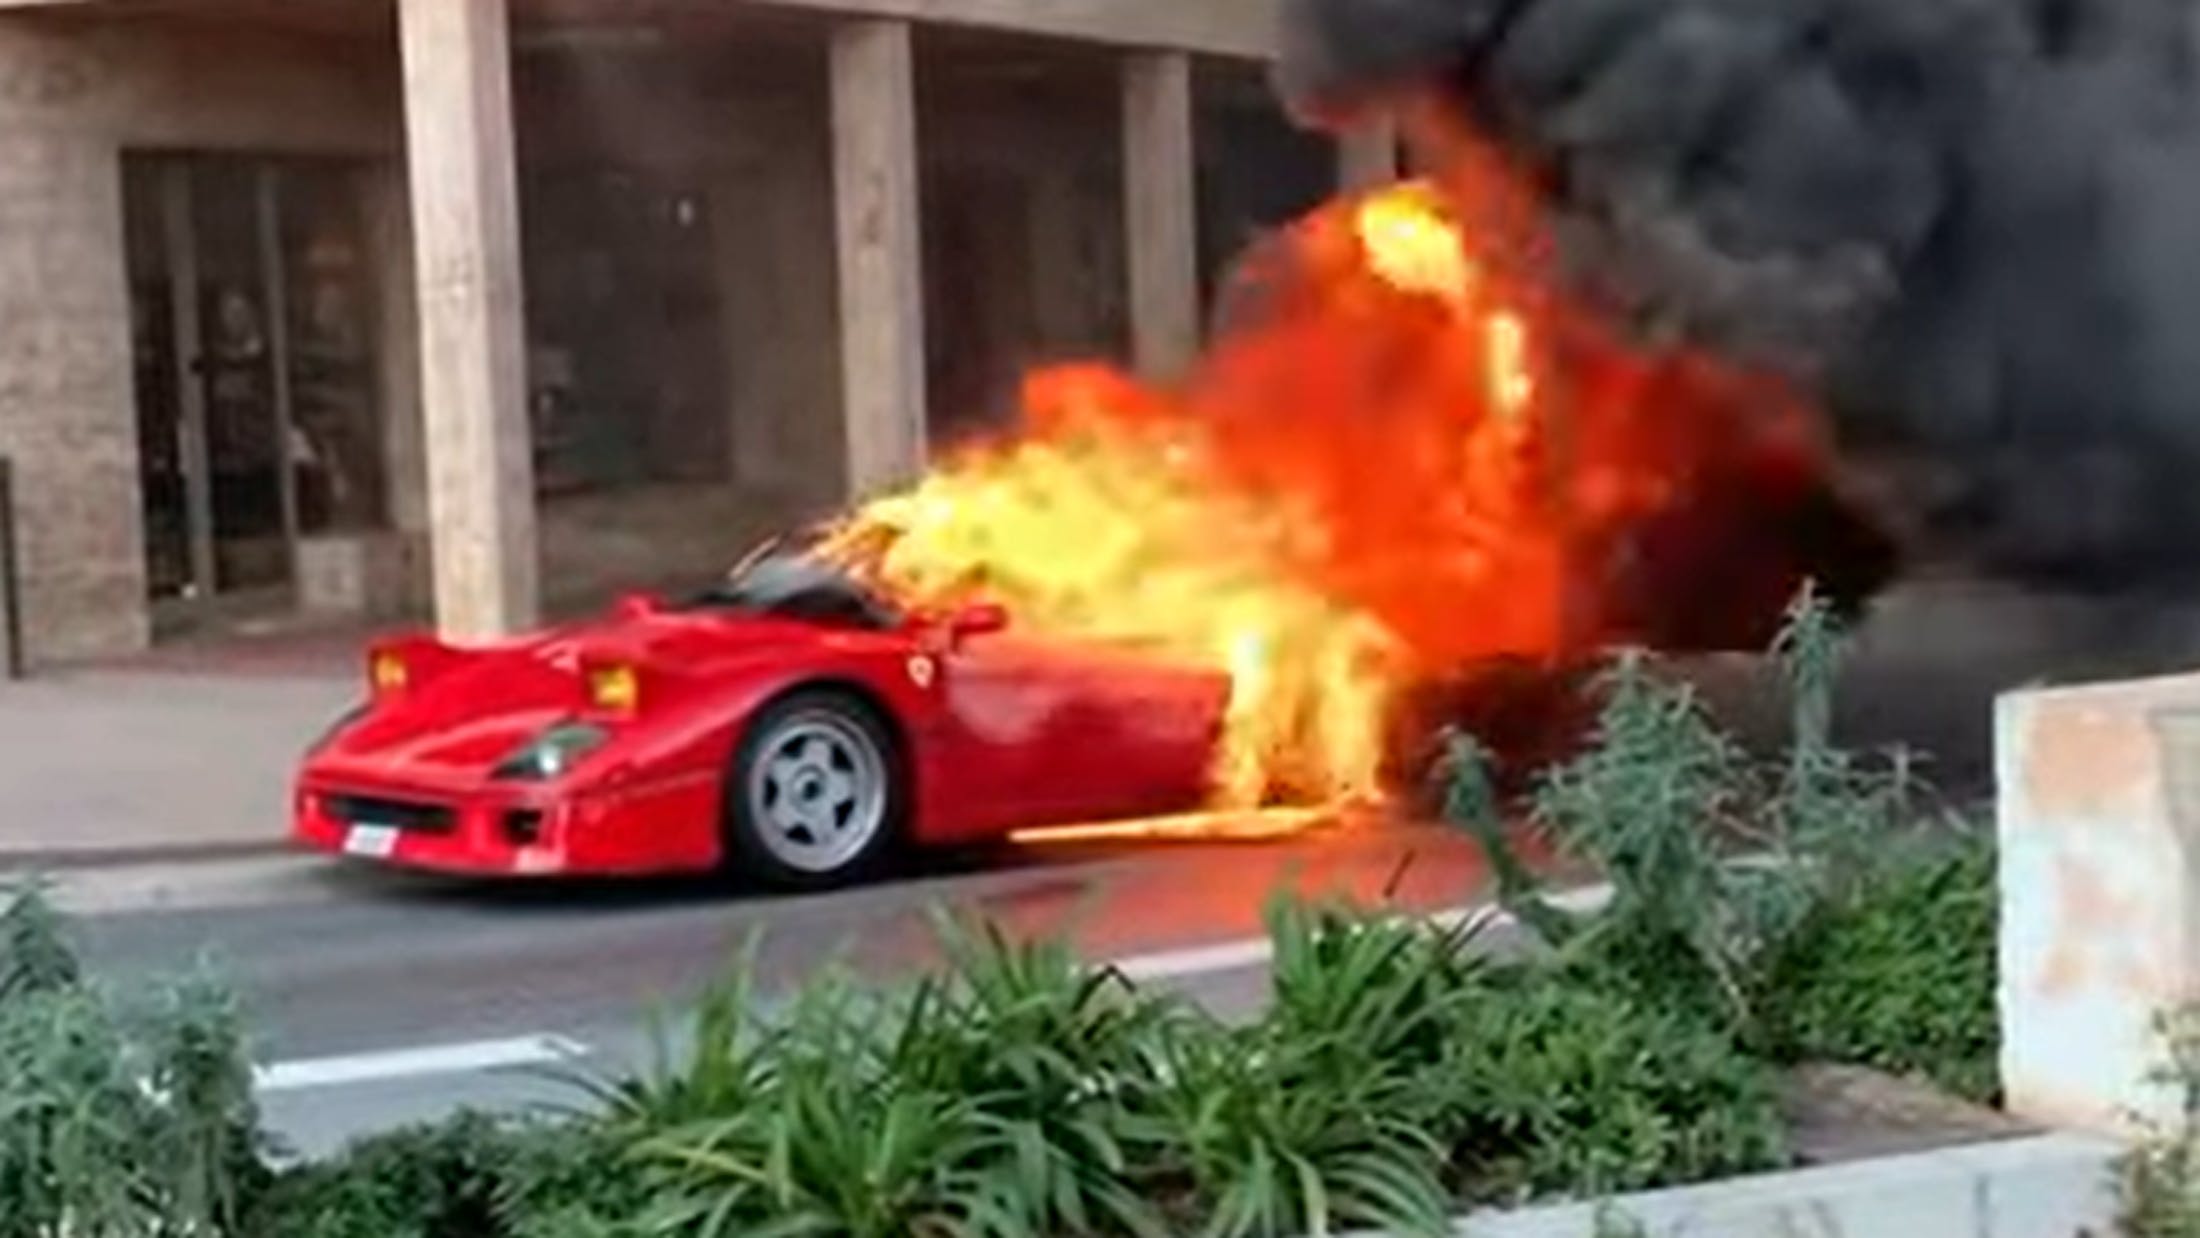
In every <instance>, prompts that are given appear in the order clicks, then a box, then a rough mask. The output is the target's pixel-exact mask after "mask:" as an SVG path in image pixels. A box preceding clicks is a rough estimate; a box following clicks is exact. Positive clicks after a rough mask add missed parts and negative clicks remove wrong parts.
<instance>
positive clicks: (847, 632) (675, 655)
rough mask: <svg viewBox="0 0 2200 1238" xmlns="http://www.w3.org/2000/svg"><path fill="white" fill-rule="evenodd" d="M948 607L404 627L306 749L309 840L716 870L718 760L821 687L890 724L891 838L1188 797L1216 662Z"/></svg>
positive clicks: (492, 863) (1210, 728) (976, 835)
mask: <svg viewBox="0 0 2200 1238" xmlns="http://www.w3.org/2000/svg"><path fill="white" fill-rule="evenodd" d="M1004 623H1005V617H1004V616H1001V615H1000V614H999V613H998V612H997V611H993V610H990V609H984V608H981V609H977V610H973V611H970V612H966V613H964V614H961V615H957V616H953V617H950V618H947V619H944V620H943V619H932V618H923V617H916V618H906V619H903V618H896V619H894V620H892V621H889V622H881V623H875V624H862V623H848V622H842V621H838V620H834V619H818V618H813V617H802V616H794V615H788V614H780V613H773V612H772V611H771V610H770V609H769V608H757V607H743V606H724V605H708V604H697V605H691V606H683V607H668V606H665V605H663V604H660V603H656V602H653V601H649V600H644V599H635V600H630V601H628V602H626V603H622V604H621V605H620V606H619V607H618V608H617V609H616V610H615V611H614V612H613V613H611V614H609V615H607V616H605V617H603V618H601V619H598V620H595V621H591V622H585V623H580V624H577V625H573V626H568V627H564V628H559V629H553V630H548V631H544V632H540V633H536V634H532V635H529V636H526V637H522V638H519V639H514V640H510V641H506V642H501V643H496V644H490V645H485V646H479V647H472V648H455V647H452V646H450V645H447V644H444V643H441V642H439V641H437V640H435V639H433V638H431V637H424V636H410V637H399V638H396V639H393V640H390V641H387V642H384V643H382V644H379V645H377V646H376V647H375V648H374V649H373V650H371V651H370V666H371V667H372V670H371V671H370V675H369V680H370V687H371V695H370V697H369V699H368V701H367V702H366V703H365V704H364V705H363V706H362V707H361V708H360V709H359V710H358V711H356V712H355V713H353V714H351V715H348V716H347V717H346V718H345V719H344V720H343V721H341V722H340V723H339V724H338V725H337V726H335V727H334V728H333V729H332V730H331V732H330V733H329V734H328V735H327V736H325V737H324V738H323V739H322V740H321V741H320V742H319V743H317V744H316V745H315V746H314V747H313V749H312V750H311V751H310V753H309V754H308V755H307V756H306V758H305V759H304V761H303V764H302V767H301V769H300V771H299V775H298V779H297V786H296V797H295V824H294V835H295V837H296V839H297V840H299V841H300V842H302V843H303V844H305V845H306V846H309V847H312V848H317V849H320V850H325V851H329V852H335V853H346V854H350V855H354V856H360V857H365V858H370V859H373V860H377V861H382V862H387V863H390V864H394V865H399V866H406V867H414V868H422V869H435V870H443V871H448V872H454V873H470V874H538V875H540V874H643V873H669V872H682V871H699V870H709V869H714V868H718V867H720V866H723V865H725V864H726V863H727V861H728V860H729V857H730V856H731V855H732V854H733V852H734V850H735V849H734V848H732V847H731V846H729V838H728V830H727V821H728V813H729V805H730V800H729V795H730V794H731V788H732V787H733V785H734V783H735V778H734V766H735V765H736V763H737V762H738V761H739V760H741V759H743V758H741V756H740V753H741V751H742V748H741V745H742V739H743V735H744V732H745V730H746V729H747V728H748V727H749V726H750V724H751V721H752V720H753V719H755V718H757V717H758V716H759V713H760V711H765V710H767V709H768V708H769V707H770V706H771V705H772V703H774V702H780V701H786V700H788V699H790V698H791V697H792V696H795V695H798V694H803V695H804V699H815V696H816V694H817V693H819V692H825V693H830V694H832V699H834V700H837V701H841V702H845V703H848V704H851V705H853V706H856V707H859V708H860V709H861V710H864V711H868V712H869V714H870V716H871V717H873V718H875V720H876V721H877V722H878V723H879V724H880V725H881V726H882V728H883V733H884V734H885V735H887V736H889V737H890V741H891V745H892V747H893V749H894V750H895V751H894V756H895V758H896V759H895V760H894V761H893V763H892V768H893V769H894V770H895V775H894V776H895V780H896V782H897V783H898V784H899V785H898V786H897V788H896V794H897V800H896V809H897V810H896V813H895V817H896V820H895V823H894V828H895V831H896V834H897V838H896V839H895V840H894V841H896V842H900V843H907V844H912V845H916V846H941V845H953V844H963V843H972V842H978V841H982V840H986V839H991V838H997V837H1000V836H1002V835H1004V834H1006V833H1008V832H1010V831H1012V830H1015V829H1018V828H1020V827H1027V826H1033V825H1040V824H1046V823H1057V822H1061V823H1068V822H1088V821H1105V820H1111V819H1118V818H1124V817H1130V816H1137V815H1144V814H1148V813H1154V812H1164V811H1173V810H1181V809H1185V808H1189V807H1193V806H1196V804H1197V802H1198V801H1199V800H1200V798H1201V797H1202V794H1203V792H1204V790H1205V785H1206V778H1207V774H1208V768H1209V763H1210V760H1211V755H1212V753H1213V750H1214V743H1215V740H1216V738H1217V737H1218V735H1219V730H1220V723H1221V718H1222V713H1223V709H1224V706H1225V705H1226V703H1227V699H1228V690H1229V689H1228V682H1227V679H1226V678H1225V677H1224V676H1222V675H1220V674H1218V673H1215V672H1212V671H1209V670H1205V669H1202V668H1185V667H1178V666H1170V665H1166V664H1162V663H1159V662H1156V661H1154V660H1151V659H1148V658H1146V657H1143V656H1141V655H1138V654H1135V653H1131V652H1127V651H1116V650H1109V649H1092V648H1075V649H1065V648H1061V647H1058V646H1049V645H1046V644H1043V643H1039V642H1035V641H1031V640H1027V639H1023V638H1021V637H1019V636H1018V635H1017V634H1015V633H1013V632H1010V631H1002V630H999V629H1000V628H1001V627H1002V626H1003V624H1004ZM561 725H566V726H575V725H577V726H584V727H588V728H595V731H594V732H593V733H595V734H598V735H600V736H601V738H600V741H599V742H598V746H596V747H594V748H593V749H592V750H589V751H586V752H585V753H582V754H581V755H579V756H578V757H577V758H576V759H574V760H573V761H572V762H571V763H570V764H569V765H565V766H563V767H562V768H558V769H557V770H556V771H555V772H554V773H553V774H550V775H548V776H533V777H512V776H508V772H507V773H500V765H506V764H507V763H508V762H509V761H511V760H512V759H513V757H512V754H513V753H515V752H516V751H519V750H521V749H523V748H526V747H527V746H528V745H529V744H531V743H533V742H534V741H536V740H537V739H538V738H539V737H542V736H543V735H545V734H546V732H549V731H550V730H551V729H552V728H555V727H559V726H561Z"/></svg>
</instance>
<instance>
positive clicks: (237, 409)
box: [0, 0, 1395, 667]
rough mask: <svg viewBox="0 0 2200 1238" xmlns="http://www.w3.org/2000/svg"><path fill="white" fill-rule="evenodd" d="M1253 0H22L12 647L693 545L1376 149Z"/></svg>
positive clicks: (524, 583)
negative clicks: (1292, 108)
mask: <svg viewBox="0 0 2200 1238" xmlns="http://www.w3.org/2000/svg"><path fill="white" fill-rule="evenodd" d="M1273 23H1274V13H1273V11H1272V8H1271V7H1270V0H1198V3H1192V4H1186V3H1182V0H12V2H11V0H0V456H4V457H5V458H6V459H7V461H8V463H9V465H10V468H11V475H12V478H13V494H12V509H11V512H12V517H13V523H14V529H15V565H16V571H15V580H14V592H15V608H16V611H17V614H18V616H19V634H20V638H21V646H22V652H23V654H24V655H25V660H26V661H27V662H28V663H29V664H30V665H32V666H34V667H36V666H50V665H56V664H63V663H68V662H73V661H80V660H84V659H93V658H100V657H105V656H111V655H116V654H122V653H127V652H131V651H134V650H138V649H142V648H144V647H145V646H147V645H148V644H150V643H152V642H155V641H157V640H160V639H163V638H165V637H167V636H168V635H170V634H171V633H185V632H194V631H206V630H217V631H218V630H225V629H228V628H231V627H234V626H235V625H238V624H242V623H250V622H255V621H258V622H287V621H292V620H295V619H297V618H299V617H304V618H306V619H309V620H321V619H342V618H345V617H358V618H365V619H373V620H384V619H388V618H392V617H395V616H397V615H399V614H411V613H417V614H432V615H433V616H434V617H435V619H436V621H437V623H438V625H439V626H440V627H441V628H442V629H443V630H444V631H445V632H446V633H447V634H449V635H451V636H453V637H459V638H469V637H481V636H488V635H493V634H497V633H501V632H506V631H510V630H513V629H515V628H518V627H521V626H524V625H526V624H529V623H531V622H533V621H535V620H536V619H537V618H538V617H539V616H540V615H541V614H542V613H543V612H544V610H545V609H546V608H547V609H551V610H556V609H560V608H563V607H565V606H567V605H572V604H581V603H587V602H592V601H594V600H597V599H600V598H601V597H602V596H603V595H604V594H605V593H607V592H609V591H611V590H614V589H616V588H620V587H644V586H658V585H674V584H679V583H682V582H686V581H690V580H698V579H702V578H707V577H708V576H709V575H711V574H713V573H715V572H716V571H718V570H720V569H721V568H722V567H723V565H724V563H725V562H726V561H727V560H729V559H730V558H731V557H732V556H734V555H735V554H737V553H738V552H739V551H740V550H741V549H742V548H743V547H744V546H746V545H747V544H748V543H749V542H750V541H751V540H753V539H754V538H755V537H757V536H760V535H762V534H765V533H767V532H769V531H771V530H773V529H776V528H780V527H784V526H785V525H787V524H789V523H791V522H795V521H799V520H802V519H805V518H809V517H812V516H815V515H817V514H819V513H822V512H825V511H828V510H830V509H832V508H833V507H835V506H837V505H839V504H841V503H843V502H845V501H847V500H848V499H849V498H851V497H853V496H859V495H862V494H865V493H869V492H874V491H876V490H878V489H881V488H883V487H888V486H891V485H893V484H895V483H896V482H898V481H900V480H903V479H906V478H907V477H909V476H911V475H912V474H913V473H915V472H916V471H917V470H918V469H920V468H921V467H922V464H923V461H924V458H925V456H926V453H927V452H928V451H929V450H932V449H935V448H937V447H938V446H940V445H942V444H944V443H948V442H952V441H953V440H955V439H957V438H959V437H962V436H965V435H968V434H973V433H979V432H982V431H983V430H984V429H985V428H987V427H988V426H990V425H993V424H996V423H997V421H998V419H999V418H1000V417H1002V416H1004V415H1005V414H1006V411H1007V409H1008V407H1009V404H1010V401H1011V400H1012V398H1013V393H1014V386H1015V381H1016V378H1017V375H1018V374H1019V373H1020V372H1021V370H1022V369H1023V368H1024V367H1026V366H1027V365H1029V364H1032V363H1035V362H1043V361H1045V360H1048V359H1060V358H1068V357H1086V356H1104V357H1129V358H1132V359H1133V360H1135V362H1136V364H1138V365H1139V366H1140V367H1142V368H1143V369H1145V370H1147V371H1149V372H1152V373H1155V374H1166V373H1168V372H1169V371H1171V370H1174V369H1175V368H1177V367H1180V366H1181V365H1183V364H1184V363H1185V361H1186V359H1188V358H1189V357H1190V356H1191V355H1192V353H1193V352H1194V350H1195V349H1196V348H1197V346H1198V341H1199V334H1200V327H1201V323H1202V320H1203V317H1204V310H1205V302H1206V298H1207V296H1208V294H1209V292H1210V290H1211V289H1212V287H1213V285H1214V282H1215V278H1216V274H1217V272H1218V270H1219V269H1220V268H1221V266H1222V264H1223V263H1224V262H1226V261H1227V259H1228V257H1229V255H1230V254H1231V253H1233V252H1235V251H1236V250H1237V249H1238V248H1239V247H1241V246H1242V245H1243V244H1244V243H1245V241H1246V240H1247V239H1248V238H1249V237H1250V236H1251V235H1253V234H1254V233H1255V232H1257V230H1258V229H1260V228H1262V227H1266V226H1271V225H1273V224H1275V223H1278V222H1281V221H1282V220H1283V219H1286V218H1288V217H1290V216H1291V215H1292V214H1295V213H1296V212H1297V211H1299V210H1301V209H1303V208H1305V207H1306V206H1309V205H1311V204H1312V203H1313V202H1314V201H1316V200H1318V199H1320V198H1321V197H1324V196H1326V195H1327V194H1328V193H1330V192H1331V191H1332V190H1333V189H1334V187H1335V186H1336V184H1337V182H1338V180H1339V178H1340V177H1342V178H1344V179H1346V180H1359V179H1368V178H1373V177H1379V176H1383V175H1387V174H1388V173H1390V172H1391V171H1393V170H1394V166H1395V162H1394V156H1395V143H1394V142H1393V141H1392V140H1391V139H1390V138H1389V137H1388V136H1387V135H1384V134H1369V135H1364V136H1362V137H1356V138H1354V139H1352V140H1350V141H1348V142H1347V143H1346V144H1345V145H1346V147H1348V149H1343V150H1340V149H1337V148H1335V147H1333V146H1331V145H1330V144H1329V143H1327V142H1326V141H1324V140H1321V139H1317V138H1314V137H1312V136H1309V135H1307V134H1304V133H1300V132H1297V131H1294V130H1293V129H1292V128H1291V127H1290V126H1289V125H1288V124H1287V122H1286V121H1285V120H1284V119H1283V118H1282V117H1281V116H1280V115H1278V114H1277V113H1276V111H1275V108H1274V105H1273V104H1272V102H1271V101H1270V99H1269V97H1268V95H1267V92H1266V87H1265V80H1264V68H1263V63H1262V62H1263V61H1264V59H1265V57H1266V56H1267V54H1268V52H1269V48H1270V44H1271V40H1272V38H1273V34H1272V30H1273Z"/></svg>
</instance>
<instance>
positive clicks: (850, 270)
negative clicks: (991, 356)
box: [831, 19, 925, 496]
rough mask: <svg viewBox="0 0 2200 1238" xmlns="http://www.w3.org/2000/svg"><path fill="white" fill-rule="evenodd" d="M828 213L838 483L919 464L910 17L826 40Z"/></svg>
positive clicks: (920, 363) (920, 350)
mask: <svg viewBox="0 0 2200 1238" xmlns="http://www.w3.org/2000/svg"><path fill="white" fill-rule="evenodd" d="M831 74H832V123H833V142H832V145H833V206H834V210H833V216H834V220H835V225H836V228H837V230H838V237H837V244H838V254H839V266H840V373H841V409H842V416H843V418H844V419H845V422H844V429H845V433H846V435H847V452H848V488H849V491H850V493H852V494H854V495H856V496H863V495H869V494H875V493H877V492H879V491H881V490H885V489H890V488H892V487H894V486H896V485H898V484H900V483H902V482H905V481H907V480H908V479H910V478H911V477H914V476H915V475H916V474H917V473H918V472H920V471H922V469H923V467H924V458H925V407H924V384H925V373H924V285H923V259H922V253H921V248H920V246H921V240H920V235H919V232H918V228H919V222H920V221H919V217H918V202H917V121H916V107H917V105H916V81H915V67H914V64H913V58H912V54H911V49H910V45H909V23H907V22H904V21H895V20H888V19H876V20H873V19H865V20H860V21H850V22H845V23H843V24H841V25H839V26H837V27H835V28H834V30H833V41H832V67H831Z"/></svg>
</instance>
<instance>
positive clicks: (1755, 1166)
mask: <svg viewBox="0 0 2200 1238" xmlns="http://www.w3.org/2000/svg"><path fill="white" fill-rule="evenodd" d="M1489 984H1490V987H1489V988H1488V989H1486V990H1485V991H1484V992H1482V993H1480V994H1476V995H1475V999H1474V1000H1470V1001H1464V1002H1460V1003H1457V1004H1456V1005H1455V1006H1454V1007H1453V1008H1452V1009H1453V1012H1454V1013H1453V1015H1452V1018H1451V1022H1450V1028H1449V1032H1450V1035H1449V1037H1448V1041H1447V1044H1448V1046H1449V1048H1448V1052H1447V1053H1446V1055H1445V1059H1444V1065H1443V1069H1442V1071H1441V1074H1442V1076H1443V1077H1444V1078H1446V1079H1447V1080H1448V1081H1449V1082H1450V1084H1451V1087H1452V1088H1453V1089H1454V1092H1453V1098H1452V1100H1451V1102H1450V1108H1451V1113H1450V1115H1449V1117H1448V1120H1447V1123H1446V1125H1447V1128H1448V1131H1449V1137H1450V1138H1451V1139H1452V1141H1453V1145H1454V1147H1455V1148H1456V1153H1455V1164H1456V1168H1457V1170H1458V1173H1459V1177H1460V1180H1461V1186H1462V1191H1463V1193H1464V1194H1466V1195H1467V1196H1468V1197H1469V1198H1472V1199H1475V1200H1477V1201H1481V1202H1491V1203H1516V1202H1520V1201H1522V1200H1524V1199H1527V1198H1531V1197H1535V1196H1545V1195H1571V1196H1575V1197H1586V1196H1594V1195H1598V1194H1603V1193H1606V1192H1617V1191H1628V1190H1637V1189H1641V1188H1645V1187H1649V1186H1653V1185H1670V1184H1677V1183H1683V1182H1694V1181H1700V1180H1703V1179H1706V1178H1711V1177H1716V1176H1719V1175H1722V1174H1732V1173H1742V1172H1751V1171H1756V1170H1762V1169H1768V1168H1772V1167H1774V1166H1776V1165H1779V1164H1781V1163H1782V1161H1783V1160H1784V1157H1785V1144H1786V1134H1785V1128H1784V1126H1783V1125H1782V1122H1781V1118H1780V1113H1779V1109H1778V1105H1777V1099H1776V1095H1775V1090H1774V1088H1773V1085H1772V1080H1771V1078H1770V1074H1769V1072H1768V1070H1767V1069H1766V1067H1765V1066H1763V1065H1762V1064H1761V1063H1759V1062H1757V1061H1756V1060H1754V1059H1752V1058H1750V1057H1749V1056H1748V1055H1746V1054H1744V1053H1743V1052H1741V1050H1740V1049H1739V1048H1737V1047H1736V1045H1735V1044H1734V1042H1733V1041H1732V1040H1731V1039H1730V1038H1729V1037H1728V1036H1726V1035H1725V1034H1724V1033H1723V1032H1721V1031H1720V1030H1719V1029H1718V1028H1717V1027H1715V1026H1713V1025H1711V1024H1709V1023H1706V1022H1705V1021H1703V1020H1701V1019H1698V1018H1696V1017H1693V1016H1692V1015H1690V1014H1689V1013H1687V1012H1684V1011H1676V1010H1672V1009H1659V1008H1655V1007H1652V1006H1649V1005H1646V1004H1645V1003H1644V1002H1643V1001H1641V1000H1640V999H1639V998H1637V997H1635V996H1634V995H1632V994H1629V993H1626V992H1624V991H1618V990H1614V989H1612V988H1610V987H1609V986H1601V985H1596V984H1592V983H1584V982H1583V981H1582V979H1581V978H1580V977H1578V976H1576V975H1572V974H1569V973H1566V972H1563V971H1553V970H1551V969H1548V968H1544V967H1538V966H1521V967H1511V968H1507V969H1505V970H1503V971H1501V972H1498V973H1495V974H1494V975H1493V976H1492V977H1491V979H1490V981H1489Z"/></svg>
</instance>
